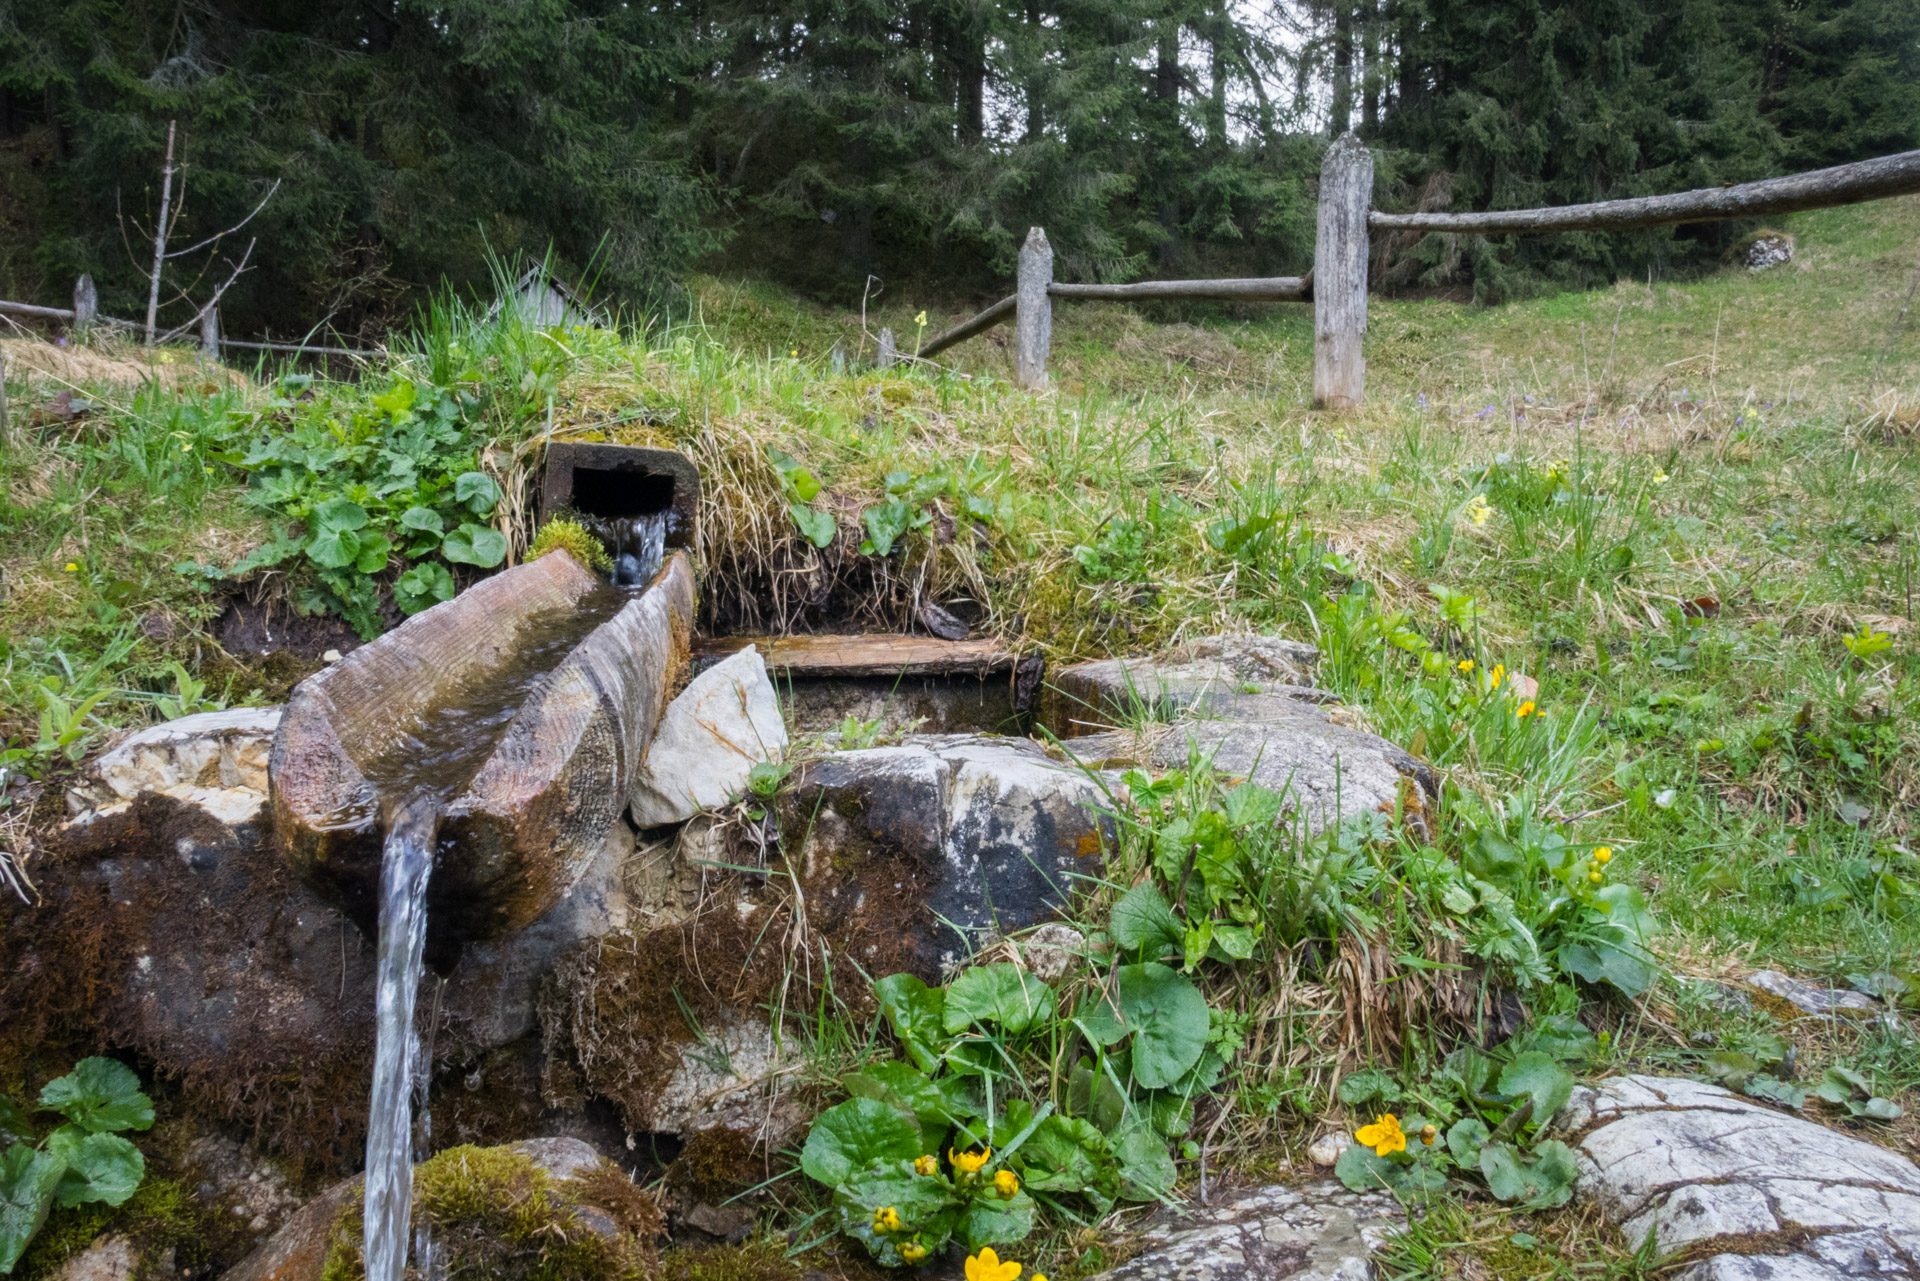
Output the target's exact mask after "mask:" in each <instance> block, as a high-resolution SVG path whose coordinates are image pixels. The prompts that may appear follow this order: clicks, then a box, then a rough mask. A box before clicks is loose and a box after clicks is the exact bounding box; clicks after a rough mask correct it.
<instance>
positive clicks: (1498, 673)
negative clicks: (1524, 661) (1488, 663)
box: [1487, 663, 1507, 689]
mask: <svg viewBox="0 0 1920 1281" xmlns="http://www.w3.org/2000/svg"><path fill="white" fill-rule="evenodd" d="M1487 675H1489V676H1491V677H1492V678H1493V687H1494V688H1495V689H1499V688H1500V682H1501V681H1503V680H1505V679H1507V665H1506V664H1505V663H1495V664H1494V665H1493V670H1492V671H1490V672H1488V673H1487Z"/></svg>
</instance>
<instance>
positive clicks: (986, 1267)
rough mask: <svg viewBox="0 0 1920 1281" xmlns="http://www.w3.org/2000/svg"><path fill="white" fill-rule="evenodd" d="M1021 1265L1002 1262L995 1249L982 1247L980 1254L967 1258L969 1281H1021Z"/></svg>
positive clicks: (970, 1255)
mask: <svg viewBox="0 0 1920 1281" xmlns="http://www.w3.org/2000/svg"><path fill="white" fill-rule="evenodd" d="M1019 1278H1020V1265H1019V1264H1017V1263H1014V1262H1012V1261H1011V1260H1009V1261H1008V1262H1006V1263H1002V1262H1000V1256H999V1255H997V1254H995V1253H994V1252H993V1247H992V1246H990V1245H988V1246H982V1247H981V1248H980V1253H978V1254H969V1255H968V1256H967V1281H1019Z"/></svg>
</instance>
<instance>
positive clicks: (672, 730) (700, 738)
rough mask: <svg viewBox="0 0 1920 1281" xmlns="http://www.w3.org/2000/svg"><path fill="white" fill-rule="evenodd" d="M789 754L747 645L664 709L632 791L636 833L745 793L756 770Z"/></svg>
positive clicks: (773, 700) (755, 654) (761, 670)
mask: <svg viewBox="0 0 1920 1281" xmlns="http://www.w3.org/2000/svg"><path fill="white" fill-rule="evenodd" d="M786 749H787V726H786V722H785V721H784V720H783V719H782V718H781V715H780V699H779V697H778V695H777V694H776V693H775V692H774V688H773V682H772V681H770V680H768V679H767V664H766V660H765V659H763V658H761V656H760V651H759V650H758V649H756V648H754V647H753V646H751V645H749V646H747V647H746V648H745V649H742V650H741V651H739V652H738V653H736V654H734V655H733V656H731V657H730V658H728V659H726V660H725V661H724V662H720V663H716V664H715V665H714V666H712V667H709V668H708V669H707V670H706V671H704V672H702V673H700V675H698V676H696V677H694V678H693V681H692V682H691V683H690V684H689V685H688V686H687V687H686V689H685V690H683V691H681V693H680V695H679V697H677V698H675V699H674V700H673V702H671V703H669V704H668V705H667V710H666V713H665V715H663V716H662V717H661V718H660V725H659V728H658V729H656V730H655V731H654V736H653V742H652V743H651V744H650V745H649V746H648V748H647V754H646V758H645V760H644V761H642V763H641V766H640V769H639V770H638V772H637V773H636V774H635V776H634V780H633V788H632V795H631V800H632V805H633V822H634V825H635V826H636V827H642V828H647V827H660V826H664V825H666V824H668V823H684V822H685V821H686V820H688V819H690V818H692V817H693V816H694V815H695V814H698V813H700V812H701V811H702V810H710V809H718V808H719V807H720V806H722V805H725V804H727V803H728V802H729V801H732V800H735V799H737V798H738V797H739V796H740V795H741V794H742V793H744V792H745V791H746V790H747V781H748V778H749V776H750V774H751V773H752V770H753V767H754V766H755V765H758V764H761V763H762V762H767V761H777V760H779V759H780V757H781V755H782V753H784V752H785V751H786Z"/></svg>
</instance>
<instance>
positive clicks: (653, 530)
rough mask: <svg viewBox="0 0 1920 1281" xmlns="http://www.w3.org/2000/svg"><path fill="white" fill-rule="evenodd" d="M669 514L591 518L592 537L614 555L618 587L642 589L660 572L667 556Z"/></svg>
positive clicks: (614, 579) (660, 512)
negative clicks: (603, 544)
mask: <svg viewBox="0 0 1920 1281" xmlns="http://www.w3.org/2000/svg"><path fill="white" fill-rule="evenodd" d="M669 514H670V513H668V512H665V511H657V512H650V513H648V514H646V515H644V516H614V517H609V518H599V517H595V518H594V519H593V521H592V530H593V534H594V536H595V537H597V538H598V539H599V540H600V541H601V542H603V543H605V544H606V545H607V550H608V551H609V552H611V553H612V555H613V581H614V583H615V584H616V585H617V586H620V587H645V586H646V585H647V584H648V583H650V582H652V581H653V576H654V575H655V574H657V573H659V572H660V565H661V562H662V560H663V559H664V558H665V556H666V547H667V517H668V515H669Z"/></svg>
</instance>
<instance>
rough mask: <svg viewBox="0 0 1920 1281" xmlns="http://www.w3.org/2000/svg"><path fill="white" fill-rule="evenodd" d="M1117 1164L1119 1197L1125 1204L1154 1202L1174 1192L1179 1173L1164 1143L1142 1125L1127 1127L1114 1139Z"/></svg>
mask: <svg viewBox="0 0 1920 1281" xmlns="http://www.w3.org/2000/svg"><path fill="white" fill-rule="evenodd" d="M1113 1154H1114V1157H1115V1158H1116V1159H1117V1160H1118V1161H1119V1163H1120V1196H1121V1199H1123V1200H1127V1201H1157V1200H1159V1199H1160V1198H1161V1197H1163V1196H1165V1195H1167V1194H1168V1193H1169V1192H1171V1191H1173V1184H1174V1180H1175V1179H1176V1178H1178V1177H1179V1172H1178V1171H1177V1170H1175V1169H1174V1165H1173V1157H1172V1156H1170V1155H1169V1154H1168V1152H1167V1145H1166V1141H1165V1140H1163V1139H1162V1138H1161V1137H1160V1136H1159V1135H1157V1134H1155V1133H1154V1132H1153V1131H1152V1130H1150V1129H1148V1128H1147V1127H1146V1126H1144V1125H1139V1124H1130V1125H1129V1126H1128V1127H1127V1128H1126V1129H1125V1130H1122V1131H1121V1132H1120V1133H1118V1134H1116V1135H1115V1136H1114V1137H1113Z"/></svg>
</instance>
